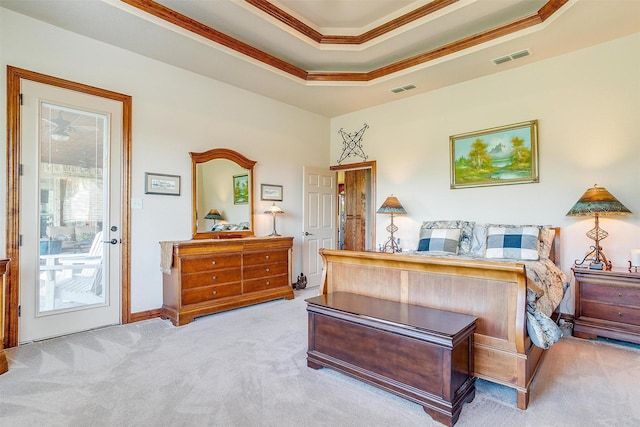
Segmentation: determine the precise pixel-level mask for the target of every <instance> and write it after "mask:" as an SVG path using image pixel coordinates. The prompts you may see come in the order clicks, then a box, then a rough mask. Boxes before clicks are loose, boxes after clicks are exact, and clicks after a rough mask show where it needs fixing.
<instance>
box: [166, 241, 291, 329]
mask: <svg viewBox="0 0 640 427" xmlns="http://www.w3.org/2000/svg"><path fill="white" fill-rule="evenodd" d="M166 243H167V242H165V245H166ZM169 243H172V246H173V264H172V267H171V273H170V274H167V273H164V274H163V280H162V282H163V304H162V312H161V316H162V317H163V318H165V319H167V318H168V319H171V322H173V324H174V325H176V326H180V325H185V324H187V323H189V322H191V321H192V320H193V319H194V318H196V317H198V316H204V315H207V314H211V313H217V312H220V311H224V310H230V309H233V308H238V307H243V306H247V305H251V304H257V303H260V302H264V301H270V300H274V299H279V298H286V299H293V297H294V296H293V289H292V288H291V283H292V272H291V250H292V246H293V237H246V238H237V239H207V240H188V241H181V242H169Z"/></svg>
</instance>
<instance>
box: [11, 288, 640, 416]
mask: <svg viewBox="0 0 640 427" xmlns="http://www.w3.org/2000/svg"><path fill="white" fill-rule="evenodd" d="M316 293H317V289H306V290H303V291H296V299H295V300H293V301H285V300H279V301H273V302H269V303H264V304H260V305H256V306H252V307H247V308H243V309H238V310H234V311H231V312H226V313H220V314H216V315H212V316H207V317H203V318H200V319H198V320H196V321H195V322H193V323H191V324H189V325H186V326H183V327H180V328H176V327H174V326H172V325H171V324H170V323H169V322H168V321H162V320H159V319H156V320H150V321H145V322H139V323H134V324H129V325H123V326H116V327H109V328H104V329H99V330H95V331H91V332H85V333H80V334H75V335H71V336H67V337H62V338H57V339H52V340H47V341H42V342H37V343H33V344H28V345H23V346H20V347H17V348H12V349H8V350H7V356H8V359H9V367H10V370H9V372H8V373H6V374H4V375H2V376H0V425H1V426H16V427H19V426H285V427H286V426H394V427H395V426H438V425H440V424H438V423H436V422H435V421H433V420H432V419H431V418H430V417H429V415H427V414H426V413H425V412H424V411H423V410H422V408H421V407H420V406H418V405H416V404H414V403H411V402H408V401H406V400H404V399H401V398H399V397H396V396H394V395H392V394H388V393H386V392H383V391H381V390H378V389H376V388H374V387H372V386H369V385H366V384H363V383H361V382H358V381H356V380H354V379H351V378H349V377H347V376H344V375H342V374H339V373H337V372H334V371H331V370H329V369H321V370H318V371H316V370H313V369H309V368H307V366H306V350H307V314H306V304H305V302H304V299H305V298H308V297H311V296H314V295H315V294H316ZM639 384H640V348H639V347H638V346H624V345H619V344H615V343H609V342H603V341H586V340H581V339H577V338H572V337H565V338H563V339H562V340H561V341H560V342H559V343H558V344H556V345H554V346H553V347H552V348H551V349H550V350H549V352H548V353H547V355H546V357H545V359H544V361H543V363H542V366H541V368H540V371H539V373H538V376H537V377H536V379H535V381H534V384H533V388H532V392H531V402H530V405H529V409H527V410H526V411H521V410H519V409H517V408H516V403H515V402H516V395H515V392H514V391H513V390H511V389H509V388H506V387H503V386H498V385H495V384H492V383H488V382H486V381H478V383H477V393H476V398H475V400H474V401H473V402H471V403H469V404H465V405H464V407H463V409H462V414H461V415H460V419H459V421H458V423H457V424H456V425H457V426H460V427H464V426H491V427H497V426H581V427H586V426H638V425H640V406H639V403H640V385H639Z"/></svg>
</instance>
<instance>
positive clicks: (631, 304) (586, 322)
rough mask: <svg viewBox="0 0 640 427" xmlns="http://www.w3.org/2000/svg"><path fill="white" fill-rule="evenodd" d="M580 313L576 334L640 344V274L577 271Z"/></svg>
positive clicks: (577, 307) (577, 310)
mask: <svg viewBox="0 0 640 427" xmlns="http://www.w3.org/2000/svg"><path fill="white" fill-rule="evenodd" d="M573 275H574V277H575V279H576V287H575V290H576V313H575V325H574V327H573V335H574V336H577V337H580V338H595V337H596V336H600V337H607V338H612V339H616V340H622V341H629V342H633V343H637V344H640V273H630V272H628V271H627V270H622V269H620V270H613V271H604V270H589V269H579V268H574V269H573Z"/></svg>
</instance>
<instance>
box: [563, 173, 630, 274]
mask: <svg viewBox="0 0 640 427" xmlns="http://www.w3.org/2000/svg"><path fill="white" fill-rule="evenodd" d="M630 213H631V211H630V210H629V209H627V207H626V206H625V205H623V204H622V203H620V202H619V201H618V199H616V198H615V197H613V195H612V194H611V193H609V192H608V191H607V190H606V189H605V188H604V187H598V186H597V185H596V184H594V186H593V187H591V188H589V189H588V190H587V191H585V193H584V194H583V195H582V197H580V199H579V200H578V201H577V202H576V204H575V205H573V207H572V208H571V209H570V210H569V212H567V216H591V215H593V216H594V218H595V227H594V228H592V229H591V230H589V231H588V232H587V237H588V238H590V239H593V240H594V242H595V244H594V245H593V246H591V248H589V251H587V254H586V255H585V257H584V258H583V259H582V261H578V260H576V262H575V265H576V266H582V265H583V264H584V263H585V262H587V261H589V268H590V269H593V270H602V269H606V270H611V261H609V260H607V257H606V256H605V255H604V253H603V252H602V246H600V241H601V240H604V239H605V238H606V237H607V236H608V235H609V233H607V232H606V231H604V230H603V229H602V228H600V225H599V223H598V222H599V221H598V218H599V217H601V216H611V215H628V214H630Z"/></svg>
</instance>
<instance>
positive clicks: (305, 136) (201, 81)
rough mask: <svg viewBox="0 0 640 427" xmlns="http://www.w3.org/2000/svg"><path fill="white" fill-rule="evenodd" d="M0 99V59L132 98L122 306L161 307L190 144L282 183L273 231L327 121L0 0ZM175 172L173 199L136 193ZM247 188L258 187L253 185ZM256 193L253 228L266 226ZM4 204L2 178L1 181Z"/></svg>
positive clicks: (187, 223)
mask: <svg viewBox="0 0 640 427" xmlns="http://www.w3.org/2000/svg"><path fill="white" fill-rule="evenodd" d="M0 24H1V25H0V66H1V67H2V72H1V73H0V74H1V75H2V80H1V81H0V90H1V92H0V94H1V99H0V103H2V105H6V72H5V70H6V66H7V65H12V66H15V67H20V68H24V69H28V70H32V71H37V72H39V73H43V74H48V75H52V76H55V77H60V78H64V79H68V80H73V81H77V82H80V83H84V84H88V85H93V86H97V87H100V88H104V89H108V90H111V91H115V92H120V93H124V94H128V95H131V96H132V97H133V153H132V158H133V164H132V166H133V176H132V183H133V184H132V197H133V198H139V199H142V201H143V209H142V210H133V211H132V218H131V219H132V223H131V231H132V235H131V253H132V256H131V275H132V277H131V310H132V312H138V311H143V310H148V309H154V308H158V307H160V306H161V305H162V276H161V273H160V270H159V267H158V266H159V262H160V247H159V245H158V242H159V241H161V240H187V239H189V238H190V237H191V186H190V183H191V160H190V157H189V155H188V152H189V151H206V150H209V149H211V148H216V147H226V148H232V149H234V150H237V151H238V152H240V153H242V154H244V155H245V156H246V157H248V158H250V159H252V160H256V161H257V162H258V163H257V164H256V166H255V177H254V184H255V186H256V188H257V189H259V188H260V184H261V183H269V184H281V185H283V186H284V192H283V193H284V200H283V201H282V202H281V203H280V206H281V207H282V209H283V210H284V211H285V212H287V214H286V215H282V216H281V217H279V218H278V231H279V232H280V233H281V234H284V235H292V236H299V235H300V230H301V229H302V218H301V215H300V214H299V213H298V214H296V212H300V211H301V205H302V167H303V165H308V166H319V167H326V166H327V165H328V164H329V156H328V154H329V152H328V151H329V150H328V141H329V136H328V130H329V121H328V119H326V118H324V117H321V116H318V115H315V114H312V113H309V112H306V111H303V110H300V109H298V108H294V107H291V106H288V105H285V104H282V103H280V102H277V101H274V100H271V99H268V98H265V97H262V96H259V95H256V94H253V93H251V92H247V91H244V90H240V89H238V88H235V87H232V86H229V85H226V84H223V83H220V82H217V81H214V80H211V79H208V78H205V77H202V76H200V75H197V74H193V73H189V72H186V71H184V70H181V69H178V68H175V67H172V66H168V65H166V64H163V63H160V62H157V61H154V60H151V59H148V58H145V57H143V56H140V55H137V54H134V53H131V52H128V51H125V50H122V49H119V48H116V47H113V46H110V45H107V44H104V43H99V42H96V41H94V40H91V39H89V38H86V37H82V36H79V35H76V34H73V33H70V32H68V31H64V30H62V29H59V28H56V27H53V26H50V25H48V24H44V23H42V22H39V21H36V20H33V19H31V18H28V17H25V16H23V15H19V14H16V13H14V12H12V11H9V10H6V9H2V8H0ZM145 172H156V173H166V174H172V175H180V176H181V177H182V193H181V196H180V197H169V196H159V195H145V194H144V173H145ZM0 176H2V177H3V179H4V177H6V117H5V115H4V114H2V119H1V122H0ZM254 195H258V196H257V197H256V199H259V193H258V192H257V191H255V189H254ZM270 205H271V202H261V201H260V200H256V202H255V212H256V213H257V216H256V222H255V225H256V235H267V234H269V233H270V232H271V222H270V217H269V216H268V215H266V214H263V213H262V212H263V211H264V210H265V209H266V208H267V207H268V206H270ZM0 211H2V212H6V186H5V185H1V186H0ZM300 244H301V239H295V240H294V262H293V266H294V274H297V273H298V272H299V271H301V268H302V260H301V256H300V254H301V250H300ZM5 253H6V215H2V216H0V254H5Z"/></svg>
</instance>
